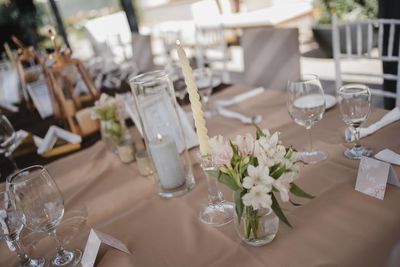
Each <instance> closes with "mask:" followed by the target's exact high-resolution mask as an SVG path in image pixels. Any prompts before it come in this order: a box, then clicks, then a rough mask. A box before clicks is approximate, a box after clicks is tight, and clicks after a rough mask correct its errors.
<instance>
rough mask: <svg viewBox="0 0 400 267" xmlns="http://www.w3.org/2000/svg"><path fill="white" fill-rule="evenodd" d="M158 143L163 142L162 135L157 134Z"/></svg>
mask: <svg viewBox="0 0 400 267" xmlns="http://www.w3.org/2000/svg"><path fill="white" fill-rule="evenodd" d="M157 141H159V142H160V141H162V135H161V134H160V133H158V134H157Z"/></svg>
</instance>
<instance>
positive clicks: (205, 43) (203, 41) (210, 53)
mask: <svg viewBox="0 0 400 267" xmlns="http://www.w3.org/2000/svg"><path fill="white" fill-rule="evenodd" d="M195 40H196V60H197V64H198V67H204V66H206V65H208V66H210V67H211V68H212V70H213V71H216V70H217V68H215V67H214V66H213V65H214V63H220V64H222V69H221V79H222V81H223V82H224V83H230V74H229V71H228V62H229V59H230V56H229V51H228V45H227V43H226V41H225V35H224V28H223V26H222V25H218V26H204V27H200V26H197V27H196V38H195Z"/></svg>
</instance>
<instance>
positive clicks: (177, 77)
mask: <svg viewBox="0 0 400 267" xmlns="http://www.w3.org/2000/svg"><path fill="white" fill-rule="evenodd" d="M165 71H166V72H167V73H168V75H169V77H170V79H171V81H172V83H173V85H174V91H175V96H176V97H177V98H178V99H179V100H180V101H181V102H182V101H183V100H184V99H185V97H186V95H187V88H186V83H185V81H184V80H183V73H182V69H181V66H180V65H179V64H178V63H176V62H172V63H169V64H168V65H167V66H166V67H165Z"/></svg>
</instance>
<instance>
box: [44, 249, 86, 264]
mask: <svg viewBox="0 0 400 267" xmlns="http://www.w3.org/2000/svg"><path fill="white" fill-rule="evenodd" d="M81 259H82V251H80V250H79V249H74V250H64V254H62V255H60V254H58V253H57V255H56V256H55V257H54V258H53V259H52V260H51V266H68V267H72V266H78V264H79V263H80V262H81Z"/></svg>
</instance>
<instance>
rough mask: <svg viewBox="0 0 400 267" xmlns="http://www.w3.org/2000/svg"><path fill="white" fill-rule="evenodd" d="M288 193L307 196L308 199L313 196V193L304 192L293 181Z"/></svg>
mask: <svg viewBox="0 0 400 267" xmlns="http://www.w3.org/2000/svg"><path fill="white" fill-rule="evenodd" d="M290 193H292V194H293V195H295V196H298V197H303V198H308V199H313V198H314V196H313V195H310V194H308V193H306V192H304V191H303V189H301V188H300V187H299V186H297V185H296V184H295V183H291V187H290Z"/></svg>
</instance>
